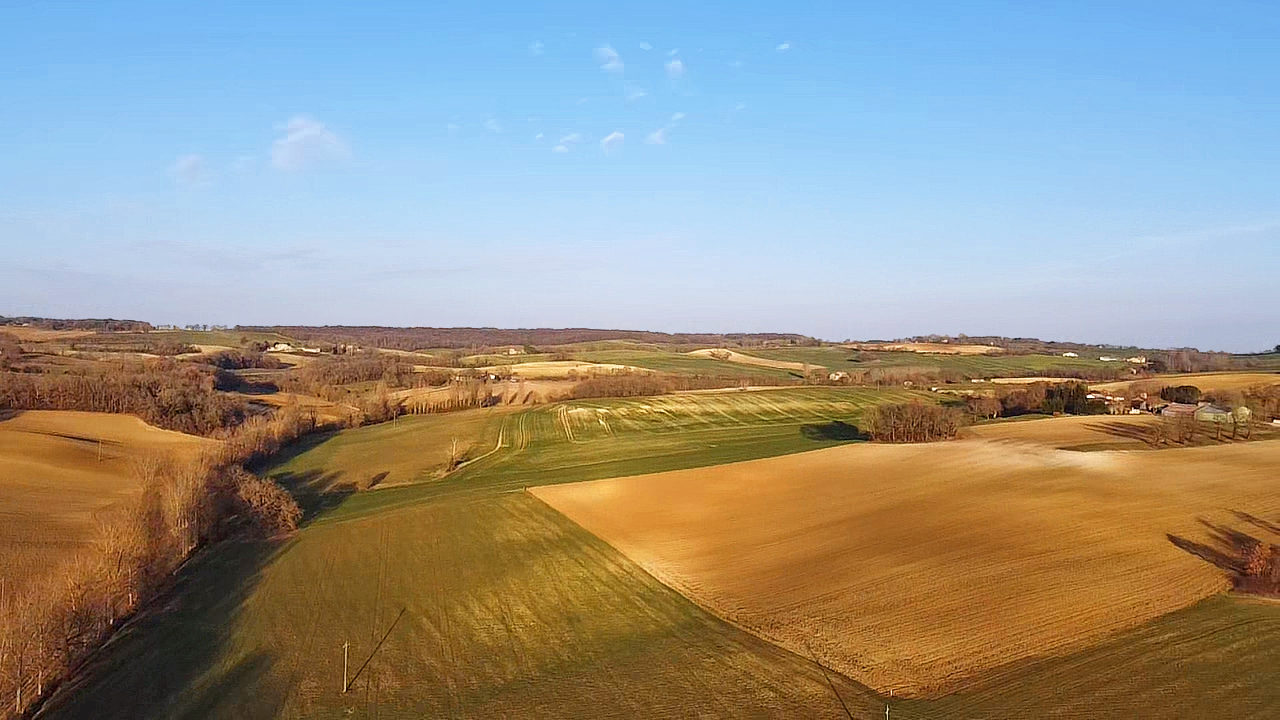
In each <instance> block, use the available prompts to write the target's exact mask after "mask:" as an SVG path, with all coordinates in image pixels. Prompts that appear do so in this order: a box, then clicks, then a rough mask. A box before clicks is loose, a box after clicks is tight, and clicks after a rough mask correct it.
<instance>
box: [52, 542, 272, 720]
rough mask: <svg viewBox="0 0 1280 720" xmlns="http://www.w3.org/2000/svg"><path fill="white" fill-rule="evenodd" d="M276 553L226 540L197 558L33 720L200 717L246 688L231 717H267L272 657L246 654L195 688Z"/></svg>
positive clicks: (258, 544) (216, 658)
mask: <svg viewBox="0 0 1280 720" xmlns="http://www.w3.org/2000/svg"><path fill="white" fill-rule="evenodd" d="M278 547H279V544H278V543H267V542H247V541H240V540H231V541H226V542H223V543H220V544H218V545H215V546H213V547H211V548H208V549H207V550H205V551H202V552H201V553H199V554H198V555H197V556H196V557H195V558H193V559H192V560H191V561H190V562H188V563H187V565H186V566H185V567H183V569H182V570H181V571H180V572H179V573H178V575H177V576H176V578H175V580H174V586H173V588H171V589H170V591H169V592H166V593H165V594H164V595H163V596H162V597H161V599H160V600H159V601H158V602H156V603H154V604H152V605H151V606H149V607H147V608H145V609H144V610H143V611H142V612H140V613H139V614H138V616H137V617H135V618H134V619H133V620H132V621H130V622H129V623H128V624H127V625H126V626H125V627H124V628H122V629H121V630H120V631H119V633H118V634H117V635H116V637H115V638H113V639H112V640H111V642H109V643H108V644H107V645H106V646H105V647H104V648H103V649H102V650H101V651H99V652H98V653H97V654H96V655H94V656H92V657H91V658H90V659H89V660H88V661H87V662H86V663H85V664H84V665H83V666H82V667H81V668H80V669H79V670H78V671H77V672H76V673H75V674H74V675H73V677H72V678H71V680H69V681H68V682H67V683H65V684H64V685H63V686H62V687H61V688H59V689H58V691H57V692H56V693H55V694H54V695H53V697H51V698H50V699H49V701H48V703H46V705H45V707H44V708H43V709H42V710H41V712H40V713H38V715H37V717H40V718H148V717H179V718H198V717H201V718H202V717H208V716H209V712H210V711H211V709H212V708H213V707H214V706H215V704H216V703H217V702H219V701H220V700H223V701H224V700H225V697H224V695H225V693H226V690H227V689H228V687H229V686H230V685H234V686H235V687H237V688H244V687H250V688H252V689H253V692H252V695H251V696H252V697H254V698H255V700H254V703H255V706H254V707H253V708H237V709H236V710H237V712H238V713H240V714H241V715H243V716H260V715H267V716H270V715H271V714H272V712H273V710H272V709H273V708H276V707H278V706H279V704H280V703H281V702H282V701H283V699H284V692H285V691H286V688H284V687H282V686H279V685H276V686H272V685H271V684H269V683H267V678H268V673H269V671H270V670H271V668H272V665H273V663H274V658H271V657H269V656H267V655H264V654H261V653H257V654H253V655H250V656H247V657H245V658H242V659H239V660H237V661H236V662H235V664H234V666H233V667H231V668H230V669H228V670H226V671H224V672H219V675H220V680H219V681H218V682H217V683H216V684H214V685H211V686H205V687H202V686H201V685H200V682H199V681H200V679H201V678H202V677H203V676H205V675H206V673H208V672H209V671H210V670H212V669H214V667H215V664H216V663H217V662H218V661H219V659H220V658H221V656H222V654H223V652H224V651H225V649H226V642H227V640H228V637H229V634H230V631H231V629H232V628H233V627H234V625H235V621H236V616H237V614H238V612H239V609H240V607H241V605H242V604H243V602H244V600H245V598H246V597H248V596H249V594H250V593H251V592H252V590H253V588H254V586H255V585H256V584H257V582H258V580H259V577H260V573H261V571H262V568H263V567H264V566H265V565H266V564H267V562H268V561H269V559H270V558H271V556H272V555H273V554H274V553H275V551H276V550H277V549H278ZM242 696H243V695H242Z"/></svg>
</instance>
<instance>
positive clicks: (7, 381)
mask: <svg viewBox="0 0 1280 720" xmlns="http://www.w3.org/2000/svg"><path fill="white" fill-rule="evenodd" d="M217 384H218V377H217V373H216V371H215V370H214V369H213V368H210V367H207V366H201V365H197V364H192V363H181V364H179V363H176V362H175V361H171V360H159V361H155V362H153V363H148V364H141V365H129V364H120V365H112V366H100V367H94V368H92V369H85V370H80V369H78V370H76V371H72V372H66V373H60V374H49V373H17V372H0V409H9V410H81V411H86V412H106V413H123V414H131V415H137V416H138V417H140V418H142V419H143V420H144V421H146V422H148V423H150V424H152V425H155V426H157V427H162V428H166V429H168V430H177V431H179V432H185V433H189V434H192V435H211V434H213V433H215V432H217V431H219V430H224V429H226V428H229V427H233V426H235V425H238V424H239V423H240V422H242V421H243V420H244V419H245V417H246V416H247V415H248V406H247V404H246V403H245V402H244V401H243V400H240V399H238V398H235V397H232V396H229V395H226V394H224V393H220V392H218V390H217Z"/></svg>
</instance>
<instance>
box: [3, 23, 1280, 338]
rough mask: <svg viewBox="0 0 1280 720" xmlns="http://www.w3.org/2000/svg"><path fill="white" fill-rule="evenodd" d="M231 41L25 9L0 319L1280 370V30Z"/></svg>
mask: <svg viewBox="0 0 1280 720" xmlns="http://www.w3.org/2000/svg"><path fill="white" fill-rule="evenodd" d="M209 5H210V6H211V7H204V8H183V9H175V6H174V4H173V3H159V2H157V3H120V2H117V3H109V2H103V3H97V4H92V5H90V4H86V3H56V2H13V1H12V0H9V1H8V2H6V1H5V0H0V251H2V252H0V314H8V315H13V314H23V315H49V316H76V317H80V316H115V317H122V316H125V317H131V318H139V319H145V320H151V321H153V322H172V323H180V324H185V323H191V322H204V323H225V324H234V323H240V324H258V323H272V324H274V323H281V324H285V323H287V324H294V323H299V324H303V323H305V324H338V323H345V324H396V325H433V326H450V325H490V326H505V327H511V326H515V327H533V326H537V327H543V326H553V327H562V326H592V327H625V328H643V329H655V330H668V331H725V332H729V331H792V332H802V333H808V334H813V335H817V336H820V337H824V338H828V339H844V338H877V337H878V338H884V337H900V336H905V335H913V334H923V333H961V332H963V333H968V334H971V335H977V334H1003V335H1022V336H1039V337H1044V338H1051V339H1072V340H1084V341H1094V342H1116V343H1140V344H1145V345H1155V346H1174V345H1195V346H1200V347H1204V348H1215V349H1230V350H1258V349H1263V348H1266V347H1270V346H1272V345H1274V344H1276V343H1277V342H1280V296H1277V290H1278V289H1280V282H1278V281H1277V277H1278V276H1280V172H1278V171H1277V170H1278V169H1280V142H1277V140H1278V139H1280V135H1278V133H1277V131H1278V130H1280V43H1277V42H1276V41H1275V38H1276V37H1280V10H1278V9H1277V8H1276V6H1274V5H1270V4H1264V3H1250V4H1244V3H1215V4H1212V6H1210V5H1209V4H1205V3H1200V4H1183V3H1169V2H1163V3H1124V4H1123V7H1118V5H1120V4H1117V3H1084V2H1072V3H1060V4H1048V3H1037V4H1035V6H1034V7H1031V6H1030V5H1031V4H1021V5H1019V4H1012V3H967V4H959V3H936V4H929V3H912V4H910V7H906V6H905V4H874V5H872V4H866V5H862V4H855V3H804V2H790V3H752V2H745V1H743V2H735V3H732V4H724V5H719V6H711V5H708V4H701V3H685V2H681V3H661V2H650V3H645V4H643V5H641V4H635V5H632V6H622V5H616V4H615V5H611V4H608V3H598V2H593V3H558V4H556V5H554V6H550V7H546V8H533V7H531V6H530V4H528V3H507V2H490V3H457V4H449V5H446V4H444V3H433V4H424V3H405V4H402V5H396V4H384V3H373V2H366V3H336V2H335V3H329V2H323V1H313V2H309V3H305V4H303V3H300V4H296V5H290V4H286V3H273V4H270V5H272V7H263V5H267V4H266V3H231V2H226V3H217V4H213V3H211V4H209ZM214 5H216V7H213V6H214ZM424 5H430V6H429V7H423V6H424ZM961 5H963V7H962V6H961Z"/></svg>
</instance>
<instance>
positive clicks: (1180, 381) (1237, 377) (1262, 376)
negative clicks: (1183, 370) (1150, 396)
mask: <svg viewBox="0 0 1280 720" xmlns="http://www.w3.org/2000/svg"><path fill="white" fill-rule="evenodd" d="M1174 385H1195V386H1196V387H1198V388H1200V391H1201V392H1206V393H1209V392H1218V391H1223V390H1247V389H1249V388H1252V387H1265V386H1270V385H1280V373H1260V372H1239V373H1196V374H1187V375H1161V376H1160V377H1154V378H1144V379H1142V380H1128V381H1124V382H1113V383H1102V384H1100V385H1092V386H1091V387H1092V388H1093V389H1095V390H1102V391H1103V392H1132V393H1140V392H1146V393H1152V392H1159V391H1160V388H1163V387H1169V386H1174Z"/></svg>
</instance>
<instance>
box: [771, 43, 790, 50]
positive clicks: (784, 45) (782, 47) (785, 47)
mask: <svg viewBox="0 0 1280 720" xmlns="http://www.w3.org/2000/svg"><path fill="white" fill-rule="evenodd" d="M790 49H791V43H789V42H784V43H782V44H781V45H778V47H776V48H774V50H777V51H778V52H786V51H788V50H790Z"/></svg>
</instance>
